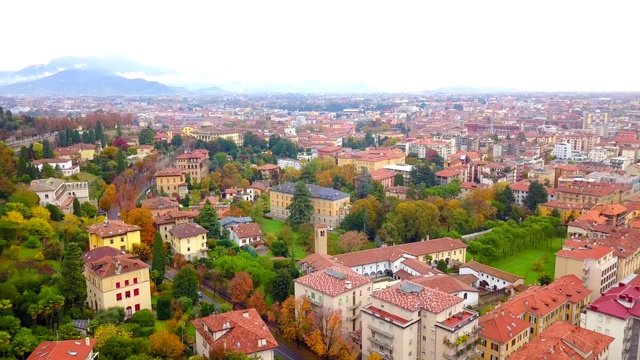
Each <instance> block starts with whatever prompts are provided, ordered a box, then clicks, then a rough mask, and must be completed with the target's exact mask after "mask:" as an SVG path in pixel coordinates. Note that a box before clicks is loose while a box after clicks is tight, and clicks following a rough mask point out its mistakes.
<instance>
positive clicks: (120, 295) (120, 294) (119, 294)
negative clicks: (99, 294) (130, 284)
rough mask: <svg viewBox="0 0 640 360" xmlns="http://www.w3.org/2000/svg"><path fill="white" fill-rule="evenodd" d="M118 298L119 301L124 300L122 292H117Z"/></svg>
mask: <svg viewBox="0 0 640 360" xmlns="http://www.w3.org/2000/svg"><path fill="white" fill-rule="evenodd" d="M116 300H117V301H120V300H122V293H117V294H116Z"/></svg>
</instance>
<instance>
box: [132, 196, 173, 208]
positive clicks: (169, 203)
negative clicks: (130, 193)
mask: <svg viewBox="0 0 640 360" xmlns="http://www.w3.org/2000/svg"><path fill="white" fill-rule="evenodd" d="M140 203H141V204H142V207H143V208H145V209H152V210H157V209H168V208H174V209H179V208H180V204H178V202H177V201H175V200H174V199H172V198H169V197H164V196H156V197H152V198H150V199H146V200H142V201H140Z"/></svg>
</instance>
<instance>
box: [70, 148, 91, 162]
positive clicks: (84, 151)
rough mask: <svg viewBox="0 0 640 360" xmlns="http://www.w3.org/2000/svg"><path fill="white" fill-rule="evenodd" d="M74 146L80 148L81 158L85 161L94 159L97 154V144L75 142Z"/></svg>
mask: <svg viewBox="0 0 640 360" xmlns="http://www.w3.org/2000/svg"><path fill="white" fill-rule="evenodd" d="M73 146H74V147H77V148H78V149H80V159H82V160H83V161H89V160H93V158H94V157H95V156H96V147H95V145H90V144H75V145H73Z"/></svg>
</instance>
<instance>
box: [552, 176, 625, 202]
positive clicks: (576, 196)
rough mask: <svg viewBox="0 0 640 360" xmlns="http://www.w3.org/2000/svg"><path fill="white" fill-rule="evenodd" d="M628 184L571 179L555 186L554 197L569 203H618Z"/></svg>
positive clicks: (623, 196) (623, 195)
mask: <svg viewBox="0 0 640 360" xmlns="http://www.w3.org/2000/svg"><path fill="white" fill-rule="evenodd" d="M629 190H631V186H630V185H628V184H612V183H604V182H587V181H573V182H572V183H568V184H563V185H561V186H558V187H557V188H556V199H557V200H558V201H560V202H566V203H570V204H586V203H590V204H592V205H594V204H608V205H611V204H619V203H621V202H622V200H623V198H625V197H626V195H628V194H629Z"/></svg>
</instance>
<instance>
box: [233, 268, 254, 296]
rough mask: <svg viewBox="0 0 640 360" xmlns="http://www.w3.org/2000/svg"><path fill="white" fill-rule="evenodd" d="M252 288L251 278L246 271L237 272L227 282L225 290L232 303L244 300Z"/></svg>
mask: <svg viewBox="0 0 640 360" xmlns="http://www.w3.org/2000/svg"><path fill="white" fill-rule="evenodd" d="M251 290H253V280H251V276H249V274H248V273H246V272H239V273H237V274H236V275H235V276H234V277H233V279H231V280H230V281H229V283H228V284H227V291H228V292H229V295H231V301H233V302H234V303H241V302H245V301H246V300H247V298H248V297H249V294H250V293H251Z"/></svg>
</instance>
